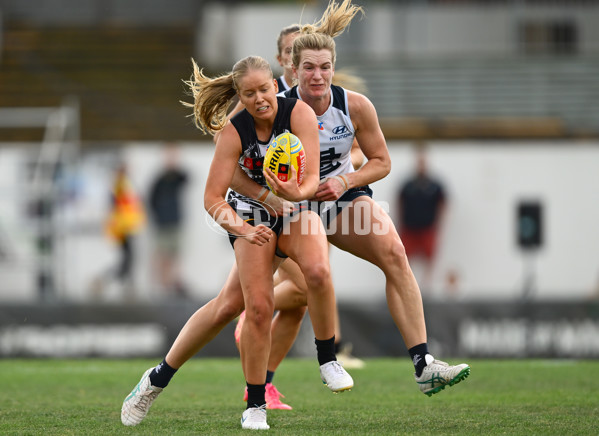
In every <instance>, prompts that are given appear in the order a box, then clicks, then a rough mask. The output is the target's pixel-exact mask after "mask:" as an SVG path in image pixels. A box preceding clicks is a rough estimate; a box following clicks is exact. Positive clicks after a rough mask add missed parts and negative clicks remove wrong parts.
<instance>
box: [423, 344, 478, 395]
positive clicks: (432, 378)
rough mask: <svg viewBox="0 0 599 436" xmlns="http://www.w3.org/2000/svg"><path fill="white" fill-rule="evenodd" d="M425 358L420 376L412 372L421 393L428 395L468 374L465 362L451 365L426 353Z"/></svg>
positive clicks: (460, 379) (468, 368)
mask: <svg viewBox="0 0 599 436" xmlns="http://www.w3.org/2000/svg"><path fill="white" fill-rule="evenodd" d="M425 359H426V363H427V365H426V366H425V367H424V369H423V370H422V374H421V375H420V377H416V374H414V378H415V379H416V383H418V386H419V387H420V390H421V391H422V393H423V394H426V395H428V396H429V397H430V396H431V395H433V394H436V393H438V392H440V391H442V390H443V389H445V386H453V385H455V384H456V383H459V382H461V381H462V380H464V379H465V378H466V377H468V376H469V375H470V367H469V366H468V365H467V364H465V363H461V364H459V365H455V366H452V365H449V364H448V363H446V362H442V361H440V360H435V358H434V357H433V356H431V355H430V354H427V355H426V356H425Z"/></svg>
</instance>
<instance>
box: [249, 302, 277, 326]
mask: <svg viewBox="0 0 599 436" xmlns="http://www.w3.org/2000/svg"><path fill="white" fill-rule="evenodd" d="M273 313H274V304H273V302H272V301H265V300H259V299H256V300H254V301H252V302H250V303H248V307H246V310H245V322H246V323H247V322H249V323H252V324H254V325H255V326H256V327H257V328H259V329H264V330H267V329H269V328H270V324H271V322H272V316H273Z"/></svg>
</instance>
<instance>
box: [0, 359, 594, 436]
mask: <svg viewBox="0 0 599 436" xmlns="http://www.w3.org/2000/svg"><path fill="white" fill-rule="evenodd" d="M452 362H455V359H452ZM156 363H157V361H156V360H100V359H89V360H0V388H1V393H0V434H1V435H103V436H109V435H188V434H189V435H191V434H194V435H231V434H247V433H248V431H247V430H245V431H242V430H241V428H240V424H239V419H240V417H241V412H242V411H243V409H244V408H245V403H243V401H242V389H243V375H242V373H241V369H240V365H239V361H238V360H236V359H194V360H192V361H190V362H189V363H187V365H185V366H184V367H183V369H182V370H181V371H179V373H177V375H176V376H175V378H174V379H173V381H172V382H171V384H170V385H169V386H168V388H167V389H166V390H165V391H164V392H163V393H162V394H161V395H160V397H159V398H158V399H157V400H156V402H155V403H154V405H153V406H152V409H151V410H150V413H149V414H148V416H147V417H146V419H145V420H144V421H143V422H142V423H141V424H140V425H139V426H137V427H124V426H123V425H122V424H121V422H120V408H121V403H122V401H123V399H124V398H125V396H126V395H127V394H128V393H129V391H130V390H131V389H132V388H133V387H134V386H135V384H136V383H137V382H138V380H139V378H140V377H141V374H142V373H143V372H144V370H145V369H147V368H149V367H150V366H153V365H155V364H156ZM456 363H457V362H456ZM468 363H469V364H470V366H471V367H472V374H471V375H470V377H469V378H468V379H466V380H465V381H463V382H462V383H460V384H458V385H456V386H453V387H451V388H447V389H445V390H444V391H442V392H441V393H439V394H437V395H433V396H432V397H430V398H429V397H427V396H425V395H423V394H421V393H420V392H419V390H418V388H417V386H416V384H415V382H414V381H413V377H412V372H413V368H412V367H411V363H410V361H409V360H408V359H370V360H367V365H366V368H365V369H362V370H354V371H352V375H353V377H354V381H355V387H354V389H353V390H352V391H351V392H347V393H342V394H337V395H335V394H332V393H331V392H330V391H329V390H328V389H327V388H326V387H324V385H322V384H321V382H320V380H319V375H318V367H317V364H316V362H315V361H312V360H302V359H288V360H286V361H285V362H284V363H283V365H282V366H281V367H280V368H279V370H278V372H277V375H276V378H275V382H276V385H277V387H278V388H279V390H280V391H282V392H283V393H284V394H285V395H286V399H285V401H286V402H288V403H289V404H291V405H292V406H293V407H294V409H293V410H292V411H280V410H275V411H269V413H268V422H269V424H270V426H271V430H270V433H275V434H280V435H294V436H295V435H367V434H368V435H391V434H394V435H402V434H405V435H429V434H434V435H450V434H451V435H498V434H502V435H585V436H587V435H598V434H599V361H564V360H556V361H552V360H498V361H491V360H469V362H468Z"/></svg>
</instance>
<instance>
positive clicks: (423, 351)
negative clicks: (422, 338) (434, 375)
mask: <svg viewBox="0 0 599 436" xmlns="http://www.w3.org/2000/svg"><path fill="white" fill-rule="evenodd" d="M408 353H410V358H411V359H412V363H413V364H414V369H415V370H416V377H420V376H421V375H422V370H423V369H424V367H425V366H426V359H425V356H426V355H427V354H429V353H428V345H427V344H426V342H425V343H424V344H419V345H416V346H415V347H412V348H410V349H409V350H408Z"/></svg>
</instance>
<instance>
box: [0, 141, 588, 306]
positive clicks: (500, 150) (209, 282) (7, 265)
mask: <svg viewBox="0 0 599 436" xmlns="http://www.w3.org/2000/svg"><path fill="white" fill-rule="evenodd" d="M429 146H430V147H429V163H430V167H431V172H432V173H433V174H435V175H436V176H437V177H438V178H440V179H441V180H442V181H443V182H444V184H445V186H446V188H447V191H448V195H449V209H448V214H447V217H446V218H447V219H446V222H445V225H444V227H443V232H442V236H441V241H440V247H439V256H438V263H437V265H436V269H435V273H434V276H433V280H432V283H431V286H430V289H426V290H424V291H425V296H427V297H430V298H447V297H449V296H450V295H449V294H447V292H446V291H447V277H448V275H450V274H453V275H454V276H456V277H457V282H456V283H455V285H454V287H455V288H456V290H457V291H456V294H451V297H455V298H459V299H463V300H469V299H513V298H519V297H520V296H521V294H522V292H523V288H524V283H525V279H526V277H527V275H528V274H531V275H532V277H533V279H534V283H533V293H532V295H533V297H534V298H539V299H585V298H588V297H590V296H591V295H593V294H596V293H597V292H598V291H597V288H598V287H599V255H598V254H597V247H598V246H599V226H598V225H597V223H598V222H599V189H598V187H599V171H598V168H599V144H598V143H596V142H595V143H590V142H589V143H585V142H580V143H572V142H517V143H514V142H510V143H504V142H478V141H468V142H466V141H461V142H451V143H441V142H431V143H430V144H429ZM389 148H390V153H391V156H392V161H393V169H392V172H391V174H390V175H389V176H388V177H387V178H386V179H385V180H383V181H379V182H377V183H375V184H374V185H373V189H374V192H375V199H376V200H377V201H379V202H385V203H388V207H389V209H390V211H391V214H392V216H393V217H394V218H395V194H396V190H397V188H398V186H399V184H400V182H401V181H403V180H404V179H405V178H406V177H407V176H408V174H409V173H410V171H411V168H412V164H413V151H412V148H411V144H409V143H398V142H392V143H390V144H389ZM121 150H122V153H123V156H124V159H125V160H126V161H127V163H128V164H129V167H130V171H131V174H132V177H133V181H134V184H135V186H136V187H137V188H138V189H139V190H140V191H141V192H142V193H143V194H144V195H145V193H146V192H147V190H148V187H149V184H150V181H151V179H152V176H153V175H154V173H155V172H156V171H157V169H158V168H159V165H160V162H161V158H162V153H161V150H160V147H159V144H155V143H154V144H147V143H143V144H142V143H137V144H127V145H126V146H125V147H123V148H122V149H121ZM212 150H213V148H212V147H211V146H210V145H208V144H206V145H205V146H204V145H199V144H182V150H181V151H182V156H181V157H182V158H183V159H182V161H183V162H184V165H185V167H186V168H188V169H189V170H190V172H191V173H192V183H191V185H190V186H189V190H188V192H187V197H186V205H187V211H188V220H187V225H186V233H185V257H184V264H183V270H184V276H185V277H186V279H187V281H188V283H189V285H190V288H191V292H192V294H193V295H194V296H195V297H197V298H201V299H204V298H210V297H212V296H214V295H215V294H216V293H217V292H218V290H219V289H220V287H221V285H222V283H223V281H224V280H225V278H226V275H227V273H228V271H229V269H230V267H231V264H232V262H233V252H232V250H231V248H230V245H229V242H228V240H227V238H226V237H225V236H223V235H222V234H220V233H217V232H215V231H214V230H213V228H212V226H213V223H211V220H210V219H209V218H207V215H206V213H205V212H204V210H203V189H204V183H205V178H206V174H207V171H208V166H209V163H210V160H211V156H212ZM1 151H2V154H1V156H2V159H0V164H1V167H2V168H4V169H6V168H9V167H10V168H13V170H10V171H6V172H5V171H2V172H0V173H1V176H0V193H1V195H2V203H3V208H2V214H1V216H0V222H1V223H2V227H3V229H2V230H3V233H4V234H3V239H4V240H5V241H6V240H8V241H9V243H10V244H9V245H10V246H11V247H12V250H13V254H14V255H13V258H12V260H11V261H10V262H6V261H0V276H1V277H2V280H1V281H0V296H1V297H0V298H1V299H3V300H5V301H30V300H34V299H35V298H36V292H35V289H34V286H35V281H34V279H33V278H32V273H33V271H34V261H33V258H32V251H33V250H32V248H31V245H32V244H31V240H30V239H29V238H30V236H31V227H30V225H29V224H28V223H27V221H26V220H25V219H23V209H24V206H25V204H24V202H23V200H22V192H21V191H22V189H21V188H19V186H21V187H22V183H21V182H20V181H19V179H20V178H21V177H22V176H23V174H24V170H23V169H22V165H23V162H24V156H23V153H24V151H23V149H21V150H20V151H16V150H15V149H13V148H11V147H4V148H2V150H1ZM111 153H112V155H114V153H115V152H114V151H112V152H111V151H103V152H98V153H86V154H84V155H83V156H82V161H81V168H80V169H79V171H77V176H76V179H77V183H76V185H77V186H78V188H77V189H78V195H77V199H76V200H75V201H73V202H72V203H70V204H69V206H68V208H67V209H66V210H65V211H63V212H62V213H61V216H62V218H61V220H62V221H61V222H63V223H64V224H65V231H64V234H63V235H62V237H61V238H60V245H59V248H60V250H59V251H58V256H57V260H58V263H59V265H58V266H57V281H58V283H59V285H60V286H59V289H58V293H59V295H60V296H62V297H65V298H67V299H70V300H75V301H85V300H86V298H87V297H88V293H87V290H88V289H89V284H90V281H91V280H92V278H93V277H94V276H95V275H97V274H98V272H99V271H101V270H103V269H105V268H108V267H109V266H110V265H111V264H112V263H114V262H115V260H116V257H117V252H116V248H115V247H114V246H112V245H111V243H110V242H109V241H107V240H106V239H105V237H104V235H103V233H102V216H103V214H104V213H105V212H106V208H107V205H108V194H107V193H108V187H109V180H110V172H109V168H110V167H109V165H108V164H107V163H106V162H107V159H108V157H109V156H111ZM20 166H21V169H20V170H19V169H18V168H19V167H20ZM530 199H532V200H539V201H541V202H542V203H543V205H544V216H543V219H544V241H545V244H544V245H543V247H542V248H541V249H540V250H539V251H538V252H536V253H533V254H526V253H523V252H522V251H521V250H520V249H519V248H518V246H517V244H516V205H517V203H518V202H519V201H521V200H530ZM150 235H151V233H150V230H149V229H146V230H145V231H144V232H143V233H142V234H141V235H140V237H139V241H138V252H139V258H138V262H139V263H138V268H137V278H138V284H139V287H140V289H141V291H140V295H141V297H142V299H143V298H149V297H150V296H153V295H159V291H158V290H157V289H156V286H155V285H154V284H153V283H154V277H153V275H152V268H151V256H150V253H151V237H150ZM331 264H332V271H333V274H334V281H335V285H336V289H337V293H338V296H339V299H340V300H345V301H371V300H373V299H374V300H382V299H383V298H384V286H385V282H384V277H383V275H382V273H381V272H380V271H379V270H378V269H376V268H375V267H373V266H371V265H369V264H367V263H366V262H364V261H362V260H360V259H357V258H354V257H352V256H350V255H348V254H346V253H344V252H341V251H339V250H336V249H335V250H334V251H333V252H332V257H331ZM413 268H414V271H415V273H416V275H417V277H421V275H422V266H421V265H420V264H419V263H418V262H414V263H413ZM108 298H111V296H110V294H109V295H108ZM113 298H116V299H118V298H120V296H119V295H116V294H115V295H113Z"/></svg>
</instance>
